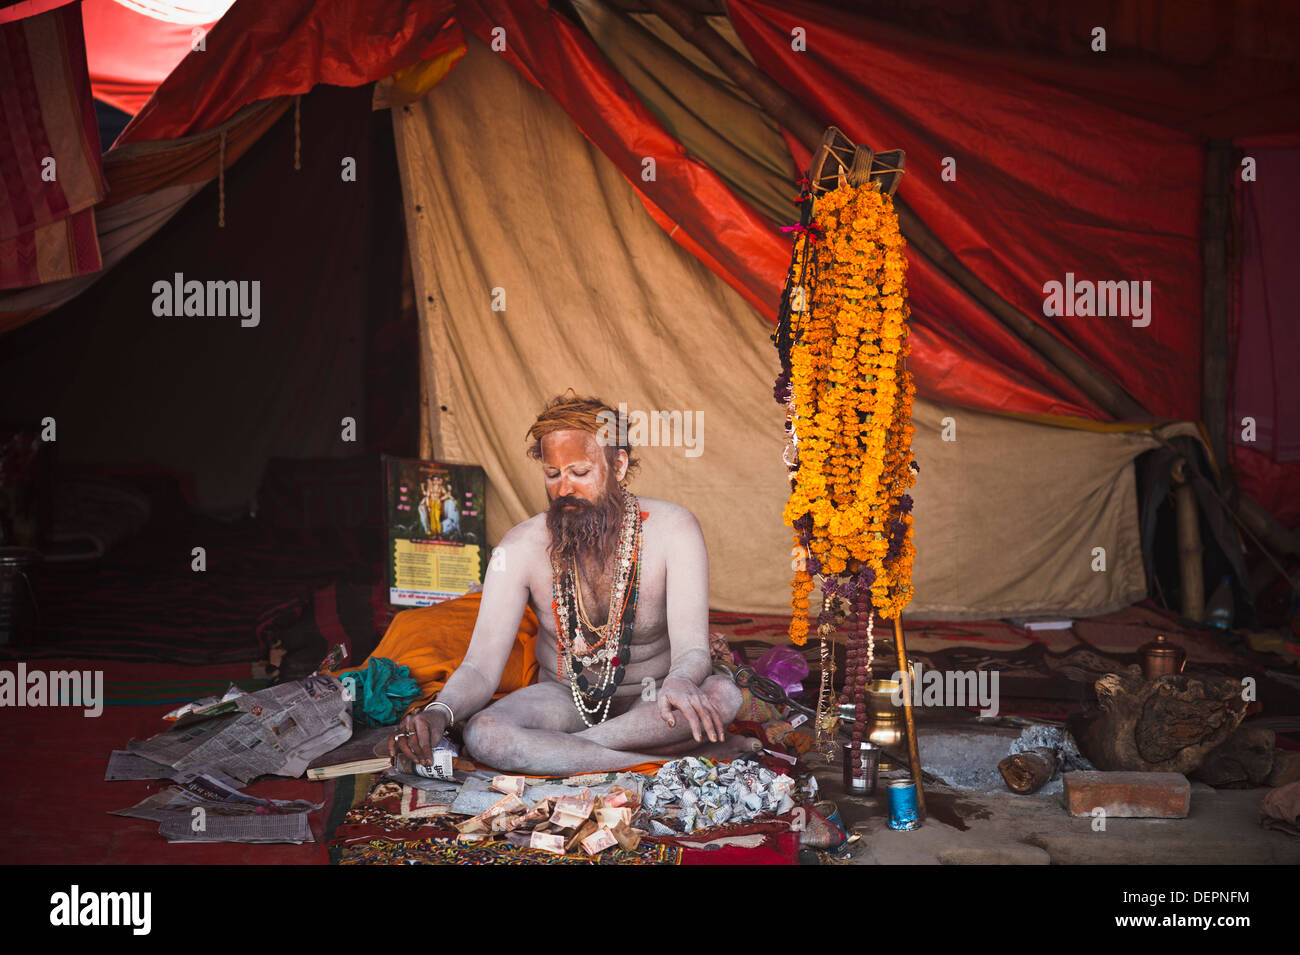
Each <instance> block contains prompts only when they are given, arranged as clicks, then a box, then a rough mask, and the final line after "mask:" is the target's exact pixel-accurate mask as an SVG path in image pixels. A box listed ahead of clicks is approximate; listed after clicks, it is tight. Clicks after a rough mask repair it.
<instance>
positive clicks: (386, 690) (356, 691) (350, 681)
mask: <svg viewBox="0 0 1300 955" xmlns="http://www.w3.org/2000/svg"><path fill="white" fill-rule="evenodd" d="M339 680H340V682H342V683H344V684H346V685H347V686H348V687H350V689H351V691H352V724H353V726H354V727H355V726H391V725H393V724H394V723H396V722H397V721H398V719H400V718H401V715H402V713H403V712H405V711H406V708H407V707H408V706H410V705H411V703H412V702H414V701H415V699H416V698H417V697H419V695H420V685H419V684H418V683H416V682H415V680H413V679H412V678H411V670H410V668H409V667H404V666H398V665H397V664H396V663H394V662H393V661H392V660H389V659H386V658H385V657H371V658H370V662H369V663H368V664H367V665H366V668H365V669H364V670H349V671H348V672H347V673H344V674H341V675H340V676H339Z"/></svg>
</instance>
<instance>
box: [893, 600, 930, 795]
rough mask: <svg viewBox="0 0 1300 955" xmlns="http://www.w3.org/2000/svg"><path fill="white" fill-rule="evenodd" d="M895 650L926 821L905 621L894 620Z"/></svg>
mask: <svg viewBox="0 0 1300 955" xmlns="http://www.w3.org/2000/svg"><path fill="white" fill-rule="evenodd" d="M894 648H895V650H896V651H897V654H898V672H899V673H900V674H901V675H902V678H903V719H904V720H905V721H906V723H907V759H908V762H910V763H911V764H912V766H911V770H912V782H914V783H916V808H917V810H918V813H919V815H920V818H921V819H922V820H924V819H925V786H924V784H923V783H922V781H921V754H920V750H919V748H918V747H917V745H916V720H915V719H914V718H913V716H912V697H913V695H914V693H915V688H914V687H913V686H912V671H911V670H910V669H908V666H907V644H906V643H904V642H903V620H902V617H901V616H898V617H895V618H894Z"/></svg>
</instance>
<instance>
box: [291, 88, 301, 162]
mask: <svg viewBox="0 0 1300 955" xmlns="http://www.w3.org/2000/svg"><path fill="white" fill-rule="evenodd" d="M293 168H294V169H301V168H302V94H301V93H299V94H298V95H297V96H295V97H294V98H293Z"/></svg>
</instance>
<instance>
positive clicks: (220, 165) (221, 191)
mask: <svg viewBox="0 0 1300 955" xmlns="http://www.w3.org/2000/svg"><path fill="white" fill-rule="evenodd" d="M225 227H226V131H225V130H224V129H223V130H222V131H221V136H220V143H219V145H218V146H217V228H218V229H224V228H225Z"/></svg>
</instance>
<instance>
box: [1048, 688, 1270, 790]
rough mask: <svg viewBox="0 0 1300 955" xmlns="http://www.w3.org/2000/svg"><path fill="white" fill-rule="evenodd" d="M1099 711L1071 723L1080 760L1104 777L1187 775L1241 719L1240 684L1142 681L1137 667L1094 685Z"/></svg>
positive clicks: (1243, 708)
mask: <svg viewBox="0 0 1300 955" xmlns="http://www.w3.org/2000/svg"><path fill="white" fill-rule="evenodd" d="M1096 688H1097V699H1098V702H1099V704H1100V707H1101V709H1100V711H1099V712H1097V713H1094V714H1090V715H1089V716H1087V717H1085V718H1083V719H1080V720H1077V721H1073V725H1072V727H1071V729H1072V730H1073V731H1074V738H1075V739H1076V740H1077V741H1078V743H1079V748H1080V749H1081V750H1082V751H1083V755H1084V756H1086V757H1088V759H1089V760H1090V761H1091V762H1092V764H1093V765H1094V766H1096V767H1097V768H1098V769H1101V770H1107V771H1127V772H1165V773H1183V774H1187V773H1190V772H1192V771H1193V770H1195V769H1196V768H1197V767H1198V766H1200V765H1201V763H1202V761H1204V759H1205V757H1206V756H1207V755H1209V753H1210V751H1211V750H1213V749H1214V748H1215V747H1217V746H1219V745H1220V744H1221V743H1223V742H1224V741H1225V740H1226V739H1227V738H1228V737H1229V736H1231V735H1232V733H1233V731H1234V730H1236V728H1237V726H1238V724H1240V723H1241V720H1242V717H1244V716H1245V713H1246V706H1247V704H1246V701H1245V700H1243V699H1242V698H1241V682H1240V681H1238V680H1233V679H1230V678H1228V677H1219V676H1205V677H1198V676H1189V675H1187V674H1183V673H1180V674H1176V675H1172V676H1162V677H1160V678H1159V679H1156V680H1144V679H1143V678H1142V675H1141V672H1140V671H1139V670H1138V668H1137V667H1129V668H1128V670H1126V671H1125V672H1123V673H1108V674H1106V675H1105V676H1103V677H1102V678H1101V679H1100V680H1098V681H1097V684H1096Z"/></svg>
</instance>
